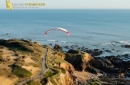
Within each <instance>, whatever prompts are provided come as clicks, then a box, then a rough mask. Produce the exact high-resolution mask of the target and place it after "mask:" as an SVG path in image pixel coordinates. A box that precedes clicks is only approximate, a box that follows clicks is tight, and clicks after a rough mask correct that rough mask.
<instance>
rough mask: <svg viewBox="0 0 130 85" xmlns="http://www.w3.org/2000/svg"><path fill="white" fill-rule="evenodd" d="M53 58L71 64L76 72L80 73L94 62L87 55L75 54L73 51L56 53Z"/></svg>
mask: <svg viewBox="0 0 130 85" xmlns="http://www.w3.org/2000/svg"><path fill="white" fill-rule="evenodd" d="M71 51H72V50H71ZM55 56H56V57H58V58H61V59H64V60H65V61H67V62H69V63H71V64H72V65H73V66H74V68H75V69H76V70H81V71H84V70H85V69H86V68H87V67H89V65H90V63H91V62H92V61H93V60H94V58H93V57H92V56H91V55H90V54H89V53H86V52H85V53H83V52H76V51H75V50H74V51H72V52H70V51H69V53H56V54H55Z"/></svg>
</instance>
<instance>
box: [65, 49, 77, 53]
mask: <svg viewBox="0 0 130 85" xmlns="http://www.w3.org/2000/svg"><path fill="white" fill-rule="evenodd" d="M67 53H73V54H74V53H76V54H78V53H79V51H78V50H73V49H70V50H69V51H68V52H67Z"/></svg>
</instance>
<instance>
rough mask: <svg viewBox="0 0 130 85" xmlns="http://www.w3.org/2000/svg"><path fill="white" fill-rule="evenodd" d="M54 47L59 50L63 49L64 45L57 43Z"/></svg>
mask: <svg viewBox="0 0 130 85" xmlns="http://www.w3.org/2000/svg"><path fill="white" fill-rule="evenodd" d="M54 49H55V50H57V51H62V47H61V46H59V45H58V44H55V46H54Z"/></svg>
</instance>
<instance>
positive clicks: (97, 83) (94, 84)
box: [89, 79, 100, 85]
mask: <svg viewBox="0 0 130 85" xmlns="http://www.w3.org/2000/svg"><path fill="white" fill-rule="evenodd" d="M89 83H90V85H100V84H99V81H97V80H94V79H90V81H89Z"/></svg>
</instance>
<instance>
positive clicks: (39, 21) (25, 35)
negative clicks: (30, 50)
mask: <svg viewBox="0 0 130 85" xmlns="http://www.w3.org/2000/svg"><path fill="white" fill-rule="evenodd" d="M55 27H62V28H65V29H67V30H68V31H69V32H70V36H67V35H66V33H64V32H62V31H59V30H52V31H50V32H49V33H48V34H47V36H44V33H45V32H46V31H47V30H49V29H52V28H55ZM11 38H17V39H27V40H32V41H37V42H40V43H42V44H45V45H49V44H50V43H51V44H53V45H54V44H59V45H62V46H70V45H78V46H85V47H87V48H90V49H93V48H106V49H116V50H120V52H116V51H115V52H113V53H114V54H125V53H128V54H130V49H129V48H122V47H121V46H120V45H130V10H125V9H122V10H119V9H118V10H116V9H39V10H36V9H35V10H33V9H32V10H29V9H23V10H18V9H15V10H13V11H8V10H6V9H5V10H4V9H1V10H0V39H11ZM113 45H114V46H113Z"/></svg>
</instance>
